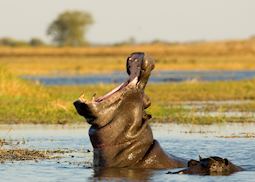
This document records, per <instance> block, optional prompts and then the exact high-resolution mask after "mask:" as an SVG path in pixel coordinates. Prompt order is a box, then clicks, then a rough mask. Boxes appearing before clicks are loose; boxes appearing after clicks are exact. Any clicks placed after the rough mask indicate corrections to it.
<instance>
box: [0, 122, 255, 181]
mask: <svg viewBox="0 0 255 182" xmlns="http://www.w3.org/2000/svg"><path fill="white" fill-rule="evenodd" d="M152 128H153V132H154V136H155V138H157V139H158V140H159V142H160V143H161V145H162V146H163V148H164V149H165V150H166V151H167V152H169V153H171V154H175V155H177V156H179V157H184V158H187V159H190V158H193V159H196V158H198V155H201V156H204V157H207V156H210V155H219V156H222V157H226V158H228V159H230V160H231V161H233V162H234V163H235V164H238V165H240V166H242V167H243V168H245V169H246V170H245V171H242V172H238V173H235V174H233V175H230V176H187V175H171V174H166V172H167V171H169V170H141V169H140V170H138V169H94V168H92V156H93V154H92V152H89V151H92V147H91V145H90V142H89V138H88V136H87V131H88V126H87V125H82V126H81V125H79V126H47V125H46V126H45V125H44V126H42V125H36V126H33V125H19V126H0V138H5V139H6V140H7V141H12V142H11V145H10V146H4V147H11V148H28V149H36V150H63V151H69V152H66V153H63V154H62V156H61V158H55V159H50V160H48V159H47V160H39V161H19V162H5V163H3V164H0V176H1V179H0V181H98V180H99V181H120V180H121V181H134V180H136V181H208V182H209V181H238V182H239V181H255V152H254V150H255V124H244V125H242V124H231V125H210V126H195V125H175V124H154V125H153V127H152ZM15 141H23V142H17V143H15ZM171 171H174V170H171Z"/></svg>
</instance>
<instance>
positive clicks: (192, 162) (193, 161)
mask: <svg viewBox="0 0 255 182" xmlns="http://www.w3.org/2000/svg"><path fill="white" fill-rule="evenodd" d="M197 164H199V161H196V160H193V159H191V160H190V161H189V162H188V167H191V166H196V165H197Z"/></svg>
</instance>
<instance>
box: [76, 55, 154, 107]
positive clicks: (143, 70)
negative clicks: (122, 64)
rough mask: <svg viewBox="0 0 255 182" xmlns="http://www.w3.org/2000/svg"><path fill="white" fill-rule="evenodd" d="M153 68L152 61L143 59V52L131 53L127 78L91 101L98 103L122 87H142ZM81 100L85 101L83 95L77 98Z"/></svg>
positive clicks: (127, 64)
mask: <svg viewBox="0 0 255 182" xmlns="http://www.w3.org/2000/svg"><path fill="white" fill-rule="evenodd" d="M153 68H154V62H153V61H151V60H150V59H149V61H148V60H145V54H144V53H142V52H136V53H132V54H131V55H130V56H129V57H128V58H127V63H126V69H127V73H128V75H129V78H128V80H127V81H126V82H124V83H122V84H121V85H119V86H118V87H116V88H115V89H113V90H112V91H111V92H109V93H107V94H106V95H104V96H101V97H98V98H94V97H93V98H92V102H94V103H99V102H101V101H103V100H106V99H107V98H109V97H111V96H112V95H113V94H115V93H116V92H119V91H120V90H122V89H123V88H126V87H129V88H141V89H144V88H145V86H146V83H147V81H148V79H149V76H150V72H151V70H152V69H153ZM79 100H80V101H81V102H84V103H85V102H86V101H85V99H84V97H83V96H81V97H80V98H79Z"/></svg>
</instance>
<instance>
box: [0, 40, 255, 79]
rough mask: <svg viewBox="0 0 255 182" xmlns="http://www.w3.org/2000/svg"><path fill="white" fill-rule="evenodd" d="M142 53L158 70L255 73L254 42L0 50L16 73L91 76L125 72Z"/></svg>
mask: <svg viewBox="0 0 255 182" xmlns="http://www.w3.org/2000/svg"><path fill="white" fill-rule="evenodd" d="M135 51H143V52H147V53H149V54H151V55H152V56H153V57H154V58H156V69H157V70H254V69H255V41H254V40H243V41H222V42H205V43H193V44H144V45H123V46H98V47H82V48H71V47H62V48H57V47H35V48H32V47H23V48H22V47H20V48H10V47H1V48H0V64H5V65H6V67H7V68H8V69H9V70H10V71H12V72H13V73H15V74H26V75H36V74H40V75H54V74H55V75H56V74H66V75H68V74H89V73H101V72H112V71H120V70H124V69H125V68H124V65H125V61H126V57H127V56H128V55H129V54H130V53H131V52H135Z"/></svg>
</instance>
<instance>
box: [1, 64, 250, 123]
mask: <svg viewBox="0 0 255 182" xmlns="http://www.w3.org/2000/svg"><path fill="white" fill-rule="evenodd" d="M115 86H116V85H115V84H97V85H83V86H50V87H45V86H42V85H37V84H35V83H32V82H28V81H25V80H22V79H20V78H18V77H17V76H15V75H13V74H12V73H10V72H9V71H8V70H7V69H5V68H3V67H0V101H1V104H0V123H1V124H18V123H34V124H38V123H40V124H41V123H44V124H65V123H81V122H84V119H83V118H81V117H80V116H78V114H77V113H76V111H75V109H74V107H73V104H72V102H73V101H75V100H76V99H77V98H78V97H79V96H80V95H81V93H82V92H84V94H85V98H86V99H87V100H90V99H91V98H92V96H93V95H94V93H96V94H97V96H100V95H103V94H105V93H106V92H108V91H109V90H111V89H113V88H114V87H115ZM254 90H255V80H243V81H231V82H224V81H219V82H196V81H195V82H194V81H188V82H182V83H171V84H170V83H168V84H149V85H148V87H147V88H146V93H147V95H148V96H149V97H150V98H151V101H152V106H151V107H150V108H149V109H148V112H149V113H151V114H152V115H153V119H152V120H151V122H166V123H172V122H173V123H195V124H212V123H224V122H241V123H243V122H255V117H254V112H255V92H254Z"/></svg>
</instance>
